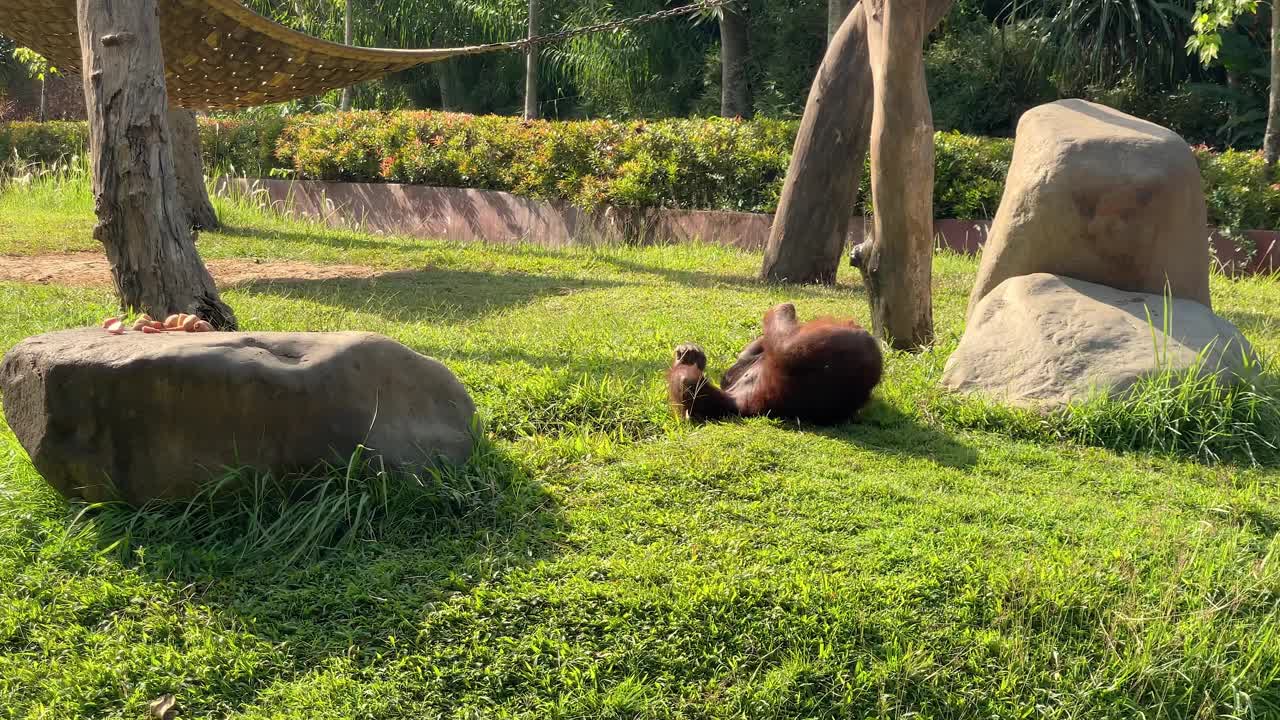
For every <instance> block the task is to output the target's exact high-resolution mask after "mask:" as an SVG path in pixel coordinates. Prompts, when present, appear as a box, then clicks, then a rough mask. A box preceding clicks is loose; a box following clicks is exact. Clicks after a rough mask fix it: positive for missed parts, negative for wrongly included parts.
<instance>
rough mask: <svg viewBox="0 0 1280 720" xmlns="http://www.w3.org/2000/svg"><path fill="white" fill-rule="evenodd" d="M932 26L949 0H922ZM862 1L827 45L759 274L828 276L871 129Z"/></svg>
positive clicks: (820, 279)
mask: <svg viewBox="0 0 1280 720" xmlns="http://www.w3.org/2000/svg"><path fill="white" fill-rule="evenodd" d="M926 2H927V7H926V13H927V14H926V23H927V25H928V27H929V28H933V27H934V26H935V25H937V24H938V23H939V22H941V21H942V18H943V17H944V16H945V15H946V14H947V10H949V9H950V7H951V2H952V0H926ZM865 10H866V8H865V7H863V6H861V5H859V6H857V7H855V8H854V9H853V11H852V12H850V13H849V15H848V17H846V18H845V21H844V24H843V25H841V26H840V30H839V32H837V33H836V36H835V37H834V38H832V40H831V44H830V45H829V46H828V47H827V54H826V56H825V57H824V58H823V60H822V65H821V66H820V67H819V68H818V75H817V77H815V78H814V81H813V86H812V87H811V88H810V89H809V101H808V104H807V105H806V106H805V109H804V117H803V118H802V119H801V121H800V129H799V132H798V133H797V134H796V141H795V145H794V147H793V148H792V152H791V166H790V168H788V169H787V179H786V182H785V184H784V185H783V187H782V197H781V198H780V199H779V202H778V210H777V213H776V214H775V215H774V218H773V227H772V228H771V229H770V232H769V244H768V246H767V248H766V250H765V256H764V266H763V268H762V270H761V276H762V277H764V278H765V279H766V280H770V281H773V282H795V283H825V284H828V285H830V284H834V283H835V281H836V272H837V271H838V270H839V269H840V254H841V252H842V251H843V250H844V245H845V240H846V238H847V237H848V234H849V223H850V221H851V220H852V219H853V209H854V205H855V204H856V203H857V201H858V183H859V180H860V179H861V177H862V164H863V161H864V160H865V159H866V157H867V149H868V144H869V142H870V137H871V66H870V65H869V64H868V63H867V20H866V15H865V14H864V13H865Z"/></svg>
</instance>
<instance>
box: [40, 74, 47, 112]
mask: <svg viewBox="0 0 1280 720" xmlns="http://www.w3.org/2000/svg"><path fill="white" fill-rule="evenodd" d="M48 102H49V101H48V93H47V92H46V90H45V79H44V78H40V122H44V121H45V120H46V119H47V118H46V116H45V112H46V110H45V109H46V108H47V107H48Z"/></svg>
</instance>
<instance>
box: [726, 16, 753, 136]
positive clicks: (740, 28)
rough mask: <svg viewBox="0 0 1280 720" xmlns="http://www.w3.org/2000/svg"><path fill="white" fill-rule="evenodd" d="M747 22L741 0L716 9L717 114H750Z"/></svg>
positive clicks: (727, 115)
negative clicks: (717, 52) (718, 57)
mask: <svg viewBox="0 0 1280 720" xmlns="http://www.w3.org/2000/svg"><path fill="white" fill-rule="evenodd" d="M748 32H749V31H748V24H747V15H746V7H745V0H742V2H741V6H740V3H731V4H729V5H726V6H724V7H723V8H722V9H721V13H720V115H721V116H722V117H729V118H732V117H740V118H749V117H751V111H752V109H753V106H754V104H753V103H752V101H751V79H750V76H749V74H748V70H747V66H748V53H749V45H750V43H749V39H748Z"/></svg>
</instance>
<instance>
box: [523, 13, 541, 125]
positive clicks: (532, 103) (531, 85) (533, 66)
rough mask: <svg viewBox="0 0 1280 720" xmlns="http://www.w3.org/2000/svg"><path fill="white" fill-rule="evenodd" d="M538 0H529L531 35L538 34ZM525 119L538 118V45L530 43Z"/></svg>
mask: <svg viewBox="0 0 1280 720" xmlns="http://www.w3.org/2000/svg"><path fill="white" fill-rule="evenodd" d="M540 12H541V9H540V8H539V7H538V0H529V37H531V38H533V37H537V36H538V21H539V20H540V18H539V17H538V15H539V13H540ZM524 119H525V120H537V119H538V46H536V45H530V46H529V49H528V50H527V51H526V53H525V64H524Z"/></svg>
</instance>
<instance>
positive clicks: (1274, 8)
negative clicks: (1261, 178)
mask: <svg viewBox="0 0 1280 720" xmlns="http://www.w3.org/2000/svg"><path fill="white" fill-rule="evenodd" d="M1262 155H1263V157H1264V158H1265V159H1266V163H1267V169H1268V170H1271V169H1274V168H1275V165H1276V160H1277V159H1280V0H1271V102H1270V104H1269V106H1268V107H1267V132H1266V135H1265V136H1263V140H1262Z"/></svg>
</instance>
